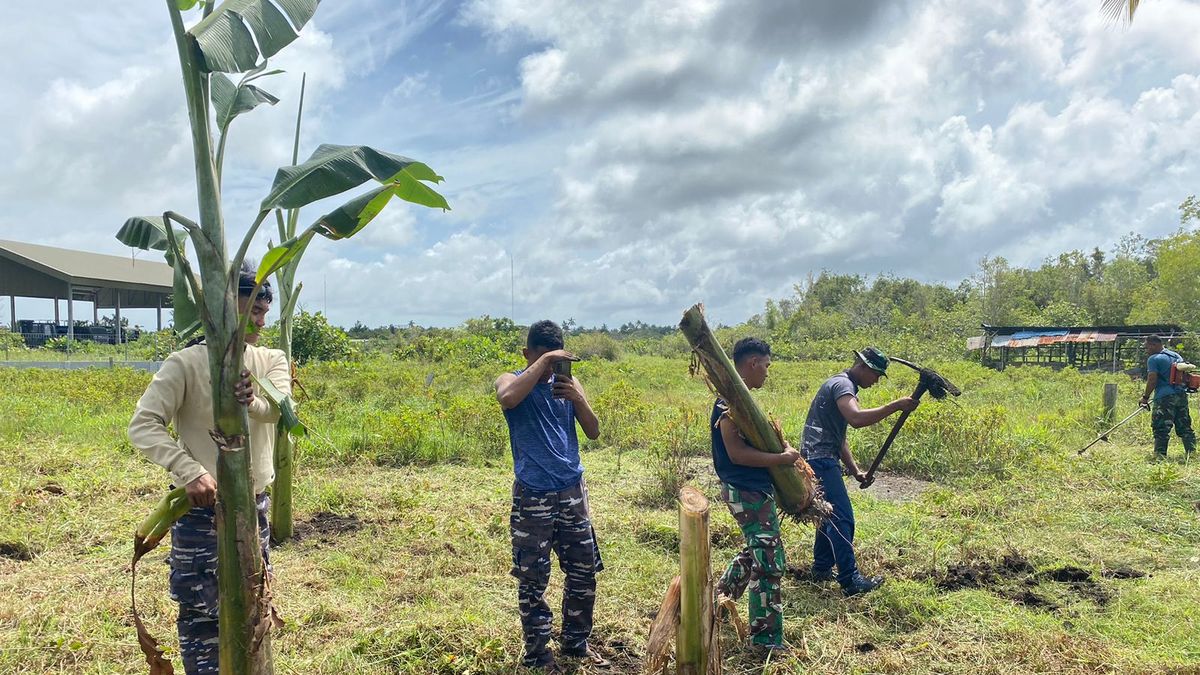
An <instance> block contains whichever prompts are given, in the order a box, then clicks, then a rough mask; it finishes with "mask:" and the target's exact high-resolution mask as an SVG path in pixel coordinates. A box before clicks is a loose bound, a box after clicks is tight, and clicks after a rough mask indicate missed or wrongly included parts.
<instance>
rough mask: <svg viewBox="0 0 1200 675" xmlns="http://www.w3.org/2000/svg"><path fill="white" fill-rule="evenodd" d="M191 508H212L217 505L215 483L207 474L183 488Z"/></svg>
mask: <svg viewBox="0 0 1200 675" xmlns="http://www.w3.org/2000/svg"><path fill="white" fill-rule="evenodd" d="M183 489H184V491H185V492H187V497H188V503H190V504H191V505H192V506H212V505H214V504H216V503H217V481H215V480H213V477H212V476H210V475H208V474H203V475H201V476H200V477H199V478H197V479H196V480H194V481H192V482H190V483H188V484H187V485H185V486H183Z"/></svg>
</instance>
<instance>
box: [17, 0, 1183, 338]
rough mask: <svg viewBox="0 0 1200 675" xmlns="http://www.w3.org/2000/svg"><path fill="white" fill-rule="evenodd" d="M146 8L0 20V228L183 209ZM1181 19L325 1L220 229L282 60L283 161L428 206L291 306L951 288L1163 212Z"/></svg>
mask: <svg viewBox="0 0 1200 675" xmlns="http://www.w3.org/2000/svg"><path fill="white" fill-rule="evenodd" d="M161 4H162V3H160V2H134V3H115V4H114V3H109V4H108V5H101V4H95V3H91V4H87V5H78V6H75V7H73V8H72V9H71V10H70V11H69V12H68V11H65V10H55V11H53V12H47V11H46V10H45V9H44V3H34V2H32V1H30V0H8V1H7V2H5V3H4V5H3V8H0V19H3V21H0V36H3V37H4V38H5V39H6V40H7V41H8V42H9V43H10V44H14V43H15V44H20V45H22V55H23V58H22V59H21V61H20V62H19V63H18V62H17V61H16V60H13V59H10V60H8V61H7V62H4V63H0V101H3V103H0V123H3V124H4V125H5V128H6V129H8V130H9V133H7V134H4V135H3V137H0V152H3V154H4V156H5V157H6V158H8V160H9V161H7V162H5V164H4V166H2V167H0V200H3V203H4V205H5V209H4V211H3V214H2V215H0V238H4V239H17V240H25V241H33V242H36V243H43V244H49V245H55V246H64V247H72V248H84V249H88V250H94V251H100V252H108V253H113V254H117V255H129V254H130V252H129V251H128V250H127V249H124V248H123V247H122V246H121V245H120V244H119V243H118V242H116V240H115V239H113V238H112V235H113V233H115V231H116V229H117V228H118V227H119V226H120V224H121V222H122V221H123V220H124V218H125V217H127V216H129V215H134V214H150V213H156V212H161V211H162V210H164V209H166V208H173V209H176V210H179V211H181V212H184V213H194V212H195V210H196V207H195V195H194V191H193V189H192V187H191V181H192V176H191V167H190V159H189V155H190V146H189V142H188V138H187V130H186V120H185V118H184V112H183V108H182V90H181V87H180V85H179V83H178V74H177V65H176V63H175V61H174V58H175V56H174V51H173V46H172V44H171V42H170V30H169V24H168V21H167V17H166V12H165V9H164V8H163V7H161V6H160V5H161ZM806 5H807V6H806ZM814 7H816V8H815V9H814ZM1197 34H1200V7H1198V6H1197V5H1196V4H1195V3H1188V2H1184V1H1183V0H1156V1H1155V2H1151V3H1145V4H1144V6H1143V7H1142V8H1141V9H1140V10H1139V16H1138V20H1137V21H1136V22H1135V23H1134V24H1133V26H1132V27H1128V28H1127V27H1124V26H1112V25H1109V24H1107V23H1106V22H1105V20H1104V18H1103V17H1102V16H1101V15H1100V12H1099V2H1098V0H1097V1H1095V2H1092V1H1084V0H1080V1H1071V0H1067V1H1062V0H1059V1H1037V0H1024V1H1021V2H1010V3H994V2H984V1H983V0H962V1H956V2H951V1H950V0H941V1H937V0H933V1H930V2H921V3H916V2H888V3H884V2H869V1H867V0H845V1H844V2H839V3H828V4H820V3H817V4H816V5H813V4H811V3H795V2H790V1H788V0H761V1H759V2H755V3H749V4H747V3H739V2H734V1H733V0H691V1H685V0H676V1H669V0H668V1H663V2H656V3H643V2H634V1H632V0H630V1H626V0H607V1H605V2H595V3H581V2H577V1H575V0H540V1H538V2H532V1H522V0H490V1H488V0H471V1H468V2H395V1H383V0H343V1H342V2H336V3H335V2H333V1H332V0H330V1H327V2H325V3H323V4H322V6H321V8H320V9H319V11H318V13H317V15H316V17H315V19H314V20H313V22H312V23H311V24H310V25H309V26H308V27H307V28H306V29H305V31H304V32H303V34H302V37H301V39H300V40H299V41H297V43H295V44H294V45H292V46H291V47H289V48H288V49H287V50H285V51H284V52H283V53H281V54H280V55H279V56H278V58H276V59H275V60H273V64H272V65H274V66H277V67H281V68H284V69H286V70H287V73H286V74H284V75H281V76H277V77H275V78H272V79H270V80H266V81H263V82H262V85H263V86H264V87H265V88H267V89H268V90H270V91H272V92H274V93H275V94H277V95H278V96H280V98H281V99H283V100H282V102H281V103H280V104H279V105H278V106H276V107H275V108H272V109H260V110H257V111H255V112H254V113H252V114H251V115H247V116H244V117H243V118H240V119H239V120H238V121H237V122H236V123H235V127H234V130H233V134H232V138H231V150H230V154H229V157H228V160H227V173H226V177H225V181H226V192H225V207H226V213H227V220H228V223H229V234H230V239H231V240H232V241H236V240H237V239H238V238H240V236H241V233H242V232H243V231H244V228H245V225H246V224H248V222H249V220H250V219H251V218H252V216H253V209H254V205H255V204H256V203H257V202H258V200H259V199H261V197H262V195H263V194H264V192H265V189H266V186H267V185H268V184H269V181H270V179H271V177H272V176H273V174H274V170H275V168H276V167H278V166H280V165H282V164H286V163H287V162H288V160H289V158H290V138H291V125H292V119H293V116H294V113H295V103H296V100H297V95H298V89H299V76H300V73H302V72H307V73H308V76H309V96H308V99H307V103H306V115H305V126H304V134H303V143H302V150H301V152H302V155H307V154H308V153H310V152H311V151H312V150H313V149H314V148H315V147H316V145H318V144H319V143H322V142H331V143H345V144H356V143H361V144H367V145H372V146H375V147H378V148H380V149H384V150H388V151H392V152H396V153H399V154H403V155H407V156H410V157H413V158H416V159H419V160H422V161H424V162H426V163H428V164H430V165H431V166H433V167H434V168H435V169H436V170H437V171H438V172H440V173H441V174H442V175H444V176H445V177H446V182H445V183H443V184H442V186H441V190H442V192H443V193H444V194H445V195H446V197H447V198H448V199H449V201H450V203H451V205H452V206H453V210H452V211H451V212H449V213H440V212H433V211H428V210H424V209H417V208H407V207H404V206H400V205H398V204H397V205H394V206H393V207H391V209H389V211H388V212H386V213H385V214H384V216H381V218H380V220H378V221H377V222H376V223H373V224H372V225H371V226H370V228H368V230H366V231H364V232H363V233H362V234H361V235H360V236H359V237H356V238H355V239H354V240H351V241H348V242H337V243H333V242H324V241H322V242H318V244H317V245H315V246H314V247H313V248H312V249H311V250H310V252H309V254H308V256H307V257H306V258H305V261H304V264H303V267H302V269H301V274H300V276H301V278H302V279H303V281H304V282H305V291H304V294H303V296H302V304H304V305H306V306H307V307H308V308H309V309H310V310H314V309H315V310H323V309H324V310H327V312H328V314H329V315H330V317H331V319H332V320H333V321H334V322H336V323H340V324H343V325H350V324H352V323H354V322H355V321H363V322H364V323H366V324H369V325H379V324H387V323H407V322H408V321H410V320H412V321H416V322H418V323H421V324H438V325H453V324H457V323H460V322H461V321H463V320H464V319H466V318H468V317H471V316H478V315H481V314H491V315H493V316H504V315H508V314H509V311H510V309H509V308H510V287H512V286H515V288H516V293H515V295H516V298H515V303H514V304H515V317H514V318H515V319H516V320H517V321H519V322H528V321H532V320H535V319H538V318H543V317H551V318H555V319H563V318H567V317H574V318H575V319H576V320H578V321H580V322H581V323H584V324H588V325H598V324H601V323H607V324H609V325H618V324H620V323H623V322H625V321H631V320H636V319H640V320H643V321H648V322H655V323H673V322H674V321H676V320H677V319H678V316H679V314H680V312H681V311H682V310H683V309H684V308H685V307H687V306H689V305H691V304H692V303H694V302H696V301H704V302H705V303H707V304H708V306H709V309H710V314H711V315H712V316H713V317H714V318H715V319H716V320H718V321H721V322H724V323H736V322H738V321H741V320H744V319H745V318H747V317H748V316H750V315H751V314H753V313H755V312H757V311H759V310H760V309H761V308H762V306H763V303H764V302H765V300H766V299H767V298H770V297H775V298H778V297H781V296H783V295H786V294H788V293H790V291H791V288H792V286H793V285H794V284H797V283H802V282H803V281H804V279H805V278H806V276H807V275H808V274H810V273H817V272H819V271H820V270H822V269H830V270H835V271H840V272H853V273H862V274H867V275H874V274H879V273H884V274H895V275H901V276H911V277H915V278H918V279H922V280H925V281H946V282H950V283H957V281H958V280H960V279H962V278H963V277H965V276H968V275H970V274H972V273H973V271H974V270H975V267H976V265H977V263H978V261H979V259H980V258H982V257H984V256H993V255H1003V256H1005V257H1007V258H1009V260H1010V261H1012V262H1014V263H1017V264H1024V265H1036V264H1037V263H1038V262H1039V261H1040V260H1041V259H1042V258H1044V257H1046V256H1049V255H1054V254H1057V253H1058V252H1061V251H1063V250H1068V249H1071V248H1087V249H1090V248H1091V247H1092V246H1096V245H1099V246H1100V247H1101V248H1108V247H1110V246H1111V245H1113V244H1114V243H1115V242H1116V241H1117V240H1118V239H1120V237H1121V236H1122V235H1124V234H1125V233H1127V232H1130V231H1136V232H1140V233H1142V234H1144V235H1146V236H1159V235H1163V234H1166V233H1169V232H1171V231H1173V230H1174V229H1175V228H1177V227H1178V217H1177V212H1176V206H1177V205H1178V203H1179V202H1180V201H1182V199H1183V198H1184V197H1186V196H1187V195H1188V194H1192V193H1195V192H1197V191H1200V159H1197V157H1196V153H1194V152H1189V150H1190V149H1194V148H1196V147H1198V146H1200V143H1198V141H1200V77H1198V74H1197V73H1198V71H1200V44H1198V43H1197V41H1196V40H1195V39H1194V36H1195V35H1197ZM325 206H328V205H320V204H319V205H314V206H313V207H310V208H309V209H307V210H306V211H305V215H304V216H303V218H304V219H305V220H311V219H314V218H315V217H316V216H318V215H320V213H322V212H323V211H322V208H323V207H325ZM266 244H267V236H266V235H265V234H264V235H262V236H260V241H257V242H256V246H255V250H257V251H258V252H259V253H260V254H261V252H262V251H263V250H265V247H266ZM510 260H511V262H512V265H513V268H514V270H515V279H512V278H510V276H509V265H510ZM514 282H515V283H514ZM43 305H44V307H43ZM80 312H81V313H83V314H90V308H88V309H86V310H84V309H81V310H80ZM19 313H20V314H21V315H22V316H23V317H24V316H30V317H32V316H43V317H48V316H50V315H51V314H52V310H51V308H50V303H49V302H44V303H40V304H39V303H38V302H36V301H26V302H23V303H21V305H20V306H19ZM135 321H138V322H142V323H145V322H147V321H148V318H145V317H135Z"/></svg>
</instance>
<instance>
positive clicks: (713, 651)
mask: <svg viewBox="0 0 1200 675" xmlns="http://www.w3.org/2000/svg"><path fill="white" fill-rule="evenodd" d="M716 627H717V622H716V621H715V613H714V607H713V585H712V551H711V548H710V545H709V536H708V500H707V499H705V497H704V495H702V494H700V491H699V490H697V489H696V488H694V487H691V486H687V487H684V488H683V489H682V490H681V491H680V492H679V633H678V635H677V636H676V638H675V672H676V673H677V675H717V674H719V673H720V672H721V649H720V644H719V643H718V642H717V639H716Z"/></svg>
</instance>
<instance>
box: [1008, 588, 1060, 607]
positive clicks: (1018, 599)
mask: <svg viewBox="0 0 1200 675" xmlns="http://www.w3.org/2000/svg"><path fill="white" fill-rule="evenodd" d="M1004 597H1006V598H1008V599H1009V600H1012V601H1013V602H1015V603H1017V604H1018V605H1025V606H1026V607H1029V608H1031V609H1040V610H1045V611H1053V610H1056V609H1058V604H1057V603H1055V602H1053V601H1051V600H1050V599H1048V598H1046V597H1044V596H1041V595H1038V594H1037V593H1034V592H1033V591H1031V590H1029V589H1024V590H1019V591H1015V592H1013V593H1011V594H1007V593H1006V594H1005V596H1004Z"/></svg>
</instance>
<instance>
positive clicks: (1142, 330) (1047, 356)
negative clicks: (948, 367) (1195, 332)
mask: <svg viewBox="0 0 1200 675" xmlns="http://www.w3.org/2000/svg"><path fill="white" fill-rule="evenodd" d="M981 327H982V328H983V335H980V336H977V337H973V338H968V339H967V349H968V350H970V351H973V352H979V357H980V361H981V362H982V363H983V364H984V365H987V366H992V367H994V368H999V369H1001V370H1003V369H1004V368H1005V367H1006V366H1009V365H1020V364H1030V365H1042V366H1050V367H1056V368H1062V367H1067V366H1071V367H1073V368H1079V369H1082V370H1087V369H1095V370H1111V371H1114V372H1115V371H1117V370H1122V369H1124V368H1128V367H1131V366H1138V365H1140V364H1141V363H1142V362H1143V361H1144V356H1143V350H1142V343H1143V341H1144V340H1145V339H1146V337H1147V336H1149V335H1158V336H1160V337H1162V338H1163V339H1164V340H1167V341H1171V340H1175V339H1179V338H1182V337H1183V336H1184V334H1185V333H1184V330H1183V329H1182V328H1180V327H1179V326H1175V325H1170V324H1165V325H1138V326H989V325H987V324H983V325H982V326H981Z"/></svg>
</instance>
